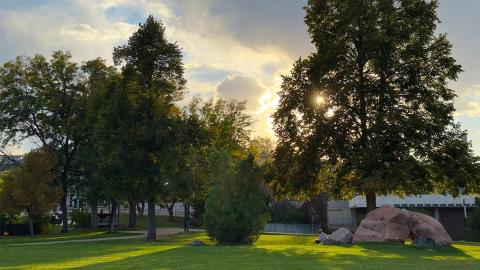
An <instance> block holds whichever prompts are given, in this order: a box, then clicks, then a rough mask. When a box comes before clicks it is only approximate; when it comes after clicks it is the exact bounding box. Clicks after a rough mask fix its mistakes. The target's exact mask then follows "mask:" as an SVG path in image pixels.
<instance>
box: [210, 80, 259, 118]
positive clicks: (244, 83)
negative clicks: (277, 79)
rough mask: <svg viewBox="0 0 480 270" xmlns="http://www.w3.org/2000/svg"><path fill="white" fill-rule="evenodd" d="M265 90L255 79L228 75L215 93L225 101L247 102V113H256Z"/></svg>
mask: <svg viewBox="0 0 480 270" xmlns="http://www.w3.org/2000/svg"><path fill="white" fill-rule="evenodd" d="M265 91H266V88H265V86H263V85H262V84H261V83H260V82H259V81H258V80H257V79H256V78H255V77H248V76H241V75H238V74H236V75H230V76H227V77H225V79H224V80H223V81H222V83H220V84H219V85H218V86H217V93H218V94H219V95H220V96H221V97H223V98H226V99H235V100H238V101H246V102H247V110H248V111H252V112H253V111H257V110H258V109H259V107H260V98H261V97H262V96H263V95H264V94H265Z"/></svg>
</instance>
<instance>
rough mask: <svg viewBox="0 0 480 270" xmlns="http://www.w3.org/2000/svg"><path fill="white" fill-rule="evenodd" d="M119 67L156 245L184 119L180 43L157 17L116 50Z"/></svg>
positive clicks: (151, 237)
mask: <svg viewBox="0 0 480 270" xmlns="http://www.w3.org/2000/svg"><path fill="white" fill-rule="evenodd" d="M113 58H114V62H115V64H121V63H124V65H123V67H122V74H123V77H124V82H123V84H124V87H126V88H127V92H128V93H127V95H128V99H129V104H130V109H131V112H132V117H133V119H135V122H134V123H132V125H131V126H130V127H129V128H130V130H132V131H134V132H132V133H131V134H130V135H131V138H130V139H131V140H132V143H133V144H134V145H135V148H134V149H133V150H132V151H134V152H136V153H139V154H138V156H137V157H136V159H135V160H132V162H131V164H130V166H133V167H134V168H133V170H134V171H136V172H138V175H137V179H138V181H141V182H142V183H143V186H144V188H145V189H144V190H145V194H146V199H147V201H148V233H147V239H148V240H155V239H156V224H155V203H156V201H157V196H158V195H159V194H160V193H161V191H162V190H163V189H164V186H165V183H166V182H168V180H167V179H166V177H165V170H163V169H162V166H163V165H164V164H165V163H167V162H169V161H171V160H175V159H172V157H171V156H169V155H168V153H171V152H170V147H172V143H173V140H171V138H172V136H173V135H174V127H173V126H174V122H175V120H174V118H175V117H176V115H178V114H179V113H180V111H179V110H178V108H176V106H175V105H174V103H173V102H174V101H175V100H177V99H179V98H180V97H181V95H182V92H183V89H184V85H185V79H184V78H183V70H184V69H183V64H182V54H181V51H180V48H179V47H178V45H177V44H176V43H171V42H169V41H168V40H167V39H166V37H165V28H164V26H163V25H162V24H161V23H160V22H159V21H156V20H155V19H154V18H153V17H152V16H149V17H148V18H147V21H146V22H145V23H144V24H142V25H140V28H139V29H138V30H137V31H136V32H135V33H134V34H133V35H132V36H131V37H130V39H129V40H128V43H127V44H126V45H124V46H120V47H116V48H115V49H114V53H113Z"/></svg>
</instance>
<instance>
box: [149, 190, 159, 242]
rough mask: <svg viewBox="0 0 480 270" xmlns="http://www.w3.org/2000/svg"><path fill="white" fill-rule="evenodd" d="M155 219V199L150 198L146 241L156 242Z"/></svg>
mask: <svg viewBox="0 0 480 270" xmlns="http://www.w3.org/2000/svg"><path fill="white" fill-rule="evenodd" d="M155 218H156V217H155V199H154V198H153V197H152V198H150V199H149V200H148V231H147V241H155V240H157V224H156V220H155Z"/></svg>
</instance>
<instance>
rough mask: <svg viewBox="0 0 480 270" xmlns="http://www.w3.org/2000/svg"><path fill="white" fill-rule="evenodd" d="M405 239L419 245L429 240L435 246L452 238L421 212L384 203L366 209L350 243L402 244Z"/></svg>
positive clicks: (450, 240) (448, 242)
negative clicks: (375, 207) (372, 208)
mask: <svg viewBox="0 0 480 270" xmlns="http://www.w3.org/2000/svg"><path fill="white" fill-rule="evenodd" d="M407 238H410V239H412V240H413V241H414V242H415V241H416V240H417V239H422V240H419V241H417V242H418V243H419V244H423V243H425V244H427V242H428V241H429V240H426V239H431V240H432V241H433V242H434V243H435V245H436V246H448V245H451V244H452V239H451V238H450V236H449V235H448V233H447V231H445V228H444V227H443V225H442V224H441V223H440V222H439V221H437V220H436V219H434V218H433V217H430V216H428V215H425V214H421V213H417V212H411V211H407V210H404V209H398V208H394V207H393V206H388V205H384V206H382V207H380V208H378V209H376V210H374V211H372V212H370V213H369V214H368V215H367V216H366V217H365V219H364V220H362V222H361V223H360V226H359V227H358V229H357V231H356V232H355V234H354V235H353V242H354V243H359V242H391V243H392V242H393V243H402V244H403V243H405V240H406V239H407Z"/></svg>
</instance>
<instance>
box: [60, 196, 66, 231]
mask: <svg viewBox="0 0 480 270" xmlns="http://www.w3.org/2000/svg"><path fill="white" fill-rule="evenodd" d="M60 210H61V211H62V232H63V233H67V232H68V209H67V190H66V188H64V189H63V196H62V199H61V201H60Z"/></svg>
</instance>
